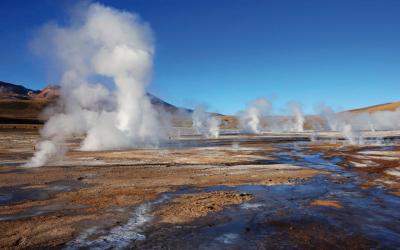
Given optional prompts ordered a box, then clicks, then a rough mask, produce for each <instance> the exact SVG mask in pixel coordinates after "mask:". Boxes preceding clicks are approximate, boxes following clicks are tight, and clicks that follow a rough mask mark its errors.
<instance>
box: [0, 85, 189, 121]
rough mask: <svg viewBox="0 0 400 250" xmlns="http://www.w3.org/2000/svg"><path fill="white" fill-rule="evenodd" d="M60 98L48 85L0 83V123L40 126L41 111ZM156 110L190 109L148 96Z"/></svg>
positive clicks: (174, 110)
mask: <svg viewBox="0 0 400 250" xmlns="http://www.w3.org/2000/svg"><path fill="white" fill-rule="evenodd" d="M59 96H60V87H59V86H57V85H49V86H47V87H45V88H44V89H42V90H32V89H28V88H25V87H24V86H22V85H16V84H12V83H7V82H2V81H0V123H17V124H25V123H27V124H41V123H43V122H44V120H45V117H44V116H43V115H42V112H43V110H44V109H45V108H46V107H47V106H49V105H50V104H54V103H55V102H56V101H57V98H58V97H59ZM148 96H149V97H150V100H151V102H152V104H153V105H154V106H155V107H156V109H161V110H162V111H166V112H168V113H171V114H185V113H186V114H190V112H192V111H191V110H190V109H185V108H179V107H176V106H174V105H172V104H170V103H168V102H165V101H163V100H161V99H160V98H158V97H156V96H154V95H152V94H148Z"/></svg>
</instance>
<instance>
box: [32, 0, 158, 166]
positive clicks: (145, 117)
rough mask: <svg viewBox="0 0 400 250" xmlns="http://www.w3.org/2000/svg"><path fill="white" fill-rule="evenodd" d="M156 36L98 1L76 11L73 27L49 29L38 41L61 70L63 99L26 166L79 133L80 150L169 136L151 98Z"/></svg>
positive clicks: (153, 141) (36, 44) (142, 142)
mask: <svg viewBox="0 0 400 250" xmlns="http://www.w3.org/2000/svg"><path fill="white" fill-rule="evenodd" d="M152 40H153V39H152V34H151V29H150V27H149V26H148V25H147V24H146V23H143V22H142V21H141V20H140V18H139V17H138V16H137V15H135V14H133V13H129V12H125V11H119V10H116V9H114V8H110V7H106V6H104V5H101V4H98V3H91V4H89V5H86V6H85V7H84V8H83V10H82V9H80V11H78V12H74V15H73V16H71V21H70V23H69V25H67V26H61V25H55V24H49V25H46V26H44V27H43V28H42V29H41V31H40V32H39V34H38V35H37V37H36V39H35V40H34V41H33V46H34V48H36V49H37V50H38V51H39V52H41V51H42V52H43V51H47V53H48V55H51V56H52V57H53V58H52V59H53V62H56V63H57V65H58V66H59V67H60V68H62V72H63V73H62V77H61V97H60V100H59V102H58V104H57V107H56V108H54V109H53V110H56V111H57V112H55V111H54V112H52V114H51V115H50V118H49V120H48V121H47V122H46V124H45V126H44V128H43V129H42V130H41V137H42V140H41V142H39V144H38V145H37V151H36V152H35V155H34V156H33V158H32V159H31V161H30V162H29V163H27V164H26V165H25V166H28V167H38V166H41V165H44V164H46V162H47V161H48V160H49V159H50V158H52V157H54V156H56V155H59V154H60V153H62V152H64V149H65V148H64V146H63V145H64V141H65V140H66V139H67V138H68V137H71V136H75V135H78V136H84V140H83V141H82V143H81V149H82V150H104V149H120V148H127V147H133V146H139V145H140V146H154V145H157V144H158V143H159V141H160V139H162V138H165V136H166V134H164V133H163V132H162V131H165V128H164V127H163V128H164V129H159V126H160V125H159V124H160V123H162V122H160V121H159V119H161V118H160V116H158V115H157V113H156V111H155V110H154V108H153V107H152V104H151V102H150V100H149V98H148V97H147V95H146V88H147V85H148V84H149V81H150V73H151V69H152V61H153V54H154V48H153V43H152ZM46 55H47V54H46ZM100 80H101V81H100ZM110 82H111V83H112V84H111V85H112V87H111V90H110V89H109V88H107V86H108V85H106V84H109V83H110ZM63 148H64V149H63Z"/></svg>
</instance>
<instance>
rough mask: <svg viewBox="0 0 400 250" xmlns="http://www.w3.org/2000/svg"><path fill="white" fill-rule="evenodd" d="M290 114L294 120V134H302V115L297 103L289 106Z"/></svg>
mask: <svg viewBox="0 0 400 250" xmlns="http://www.w3.org/2000/svg"><path fill="white" fill-rule="evenodd" d="M291 109H292V114H293V116H294V118H295V127H294V132H304V115H303V111H302V110H301V105H300V104H299V103H295V102H294V103H292V104H291Z"/></svg>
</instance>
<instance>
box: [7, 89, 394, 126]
mask: <svg viewBox="0 0 400 250" xmlns="http://www.w3.org/2000/svg"><path fill="white" fill-rule="evenodd" d="M59 91H60V87H59V86H57V85H49V86H47V87H45V88H44V89H42V90H32V89H28V88H25V87H24V86H22V85H16V84H11V83H6V82H2V81H0V123H3V124H4V123H5V124H42V123H43V122H44V121H45V116H43V115H42V112H43V110H44V109H45V107H47V106H48V105H50V104H53V103H55V102H56V101H57V98H58V97H59V94H60V93H59ZM148 95H149V97H150V99H151V102H152V104H153V105H154V106H155V107H156V109H158V110H161V111H166V112H168V113H170V114H172V115H174V118H175V119H174V122H175V124H176V125H178V126H191V119H189V118H190V114H191V112H192V110H191V109H187V108H181V107H177V106H175V105H173V104H170V103H168V102H165V101H163V100H161V99H160V98H158V97H156V96H154V95H152V94H148ZM397 108H400V102H393V103H385V104H379V105H374V106H369V107H363V108H359V109H353V110H349V111H344V112H342V113H346V112H351V113H354V114H360V113H373V112H378V111H394V110H396V109H397ZM218 116H219V117H220V118H221V121H222V127H224V128H236V127H237V125H238V120H237V117H236V116H232V115H219V114H218ZM177 117H179V119H177ZM185 117H187V118H188V119H185ZM274 118H276V119H278V120H285V119H287V117H285V116H275V117H274ZM315 121H318V116H307V117H306V120H305V124H304V126H305V129H310V128H311V123H313V122H315Z"/></svg>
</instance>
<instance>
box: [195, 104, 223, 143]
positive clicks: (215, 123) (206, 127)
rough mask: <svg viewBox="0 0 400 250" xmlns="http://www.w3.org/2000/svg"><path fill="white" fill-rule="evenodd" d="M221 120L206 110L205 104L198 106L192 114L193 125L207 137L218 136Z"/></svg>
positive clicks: (197, 131)
mask: <svg viewBox="0 0 400 250" xmlns="http://www.w3.org/2000/svg"><path fill="white" fill-rule="evenodd" d="M220 125H221V120H220V119H218V118H217V117H215V116H212V115H211V114H210V113H207V112H206V109H205V108H204V107H203V106H197V107H196V108H195V109H194V111H193V114H192V127H193V129H194V130H195V132H196V133H198V134H201V135H204V136H205V137H207V138H210V137H212V138H218V137H219V127H220Z"/></svg>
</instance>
